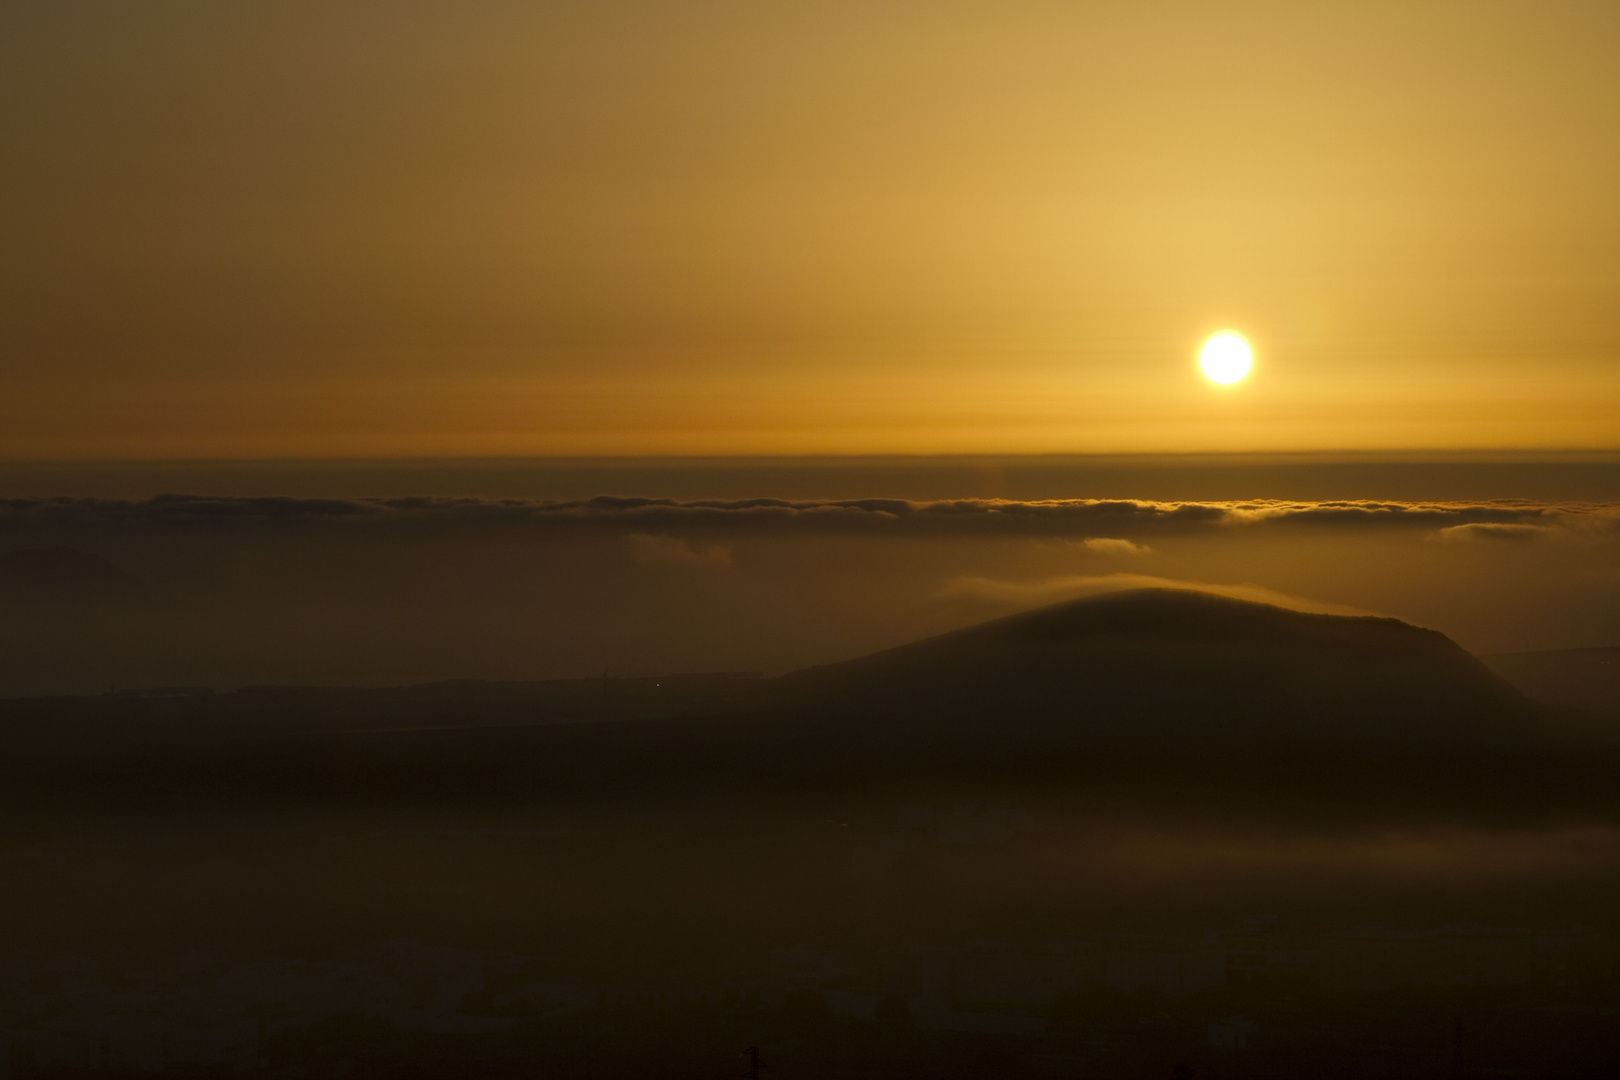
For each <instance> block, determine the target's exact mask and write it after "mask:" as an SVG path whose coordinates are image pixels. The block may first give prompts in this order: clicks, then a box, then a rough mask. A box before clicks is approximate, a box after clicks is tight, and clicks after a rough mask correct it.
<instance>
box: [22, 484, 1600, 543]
mask: <svg viewBox="0 0 1620 1080" xmlns="http://www.w3.org/2000/svg"><path fill="white" fill-rule="evenodd" d="M1306 526H1311V527H1323V528H1335V529H1339V528H1354V529H1414V530H1423V531H1429V532H1432V533H1433V534H1434V535H1435V536H1436V537H1437V538H1439V539H1443V540H1454V541H1489V540H1515V541H1521V540H1525V539H1535V538H1537V537H1540V536H1544V535H1551V534H1555V533H1563V534H1571V535H1616V534H1620V505H1615V504H1550V503H1549V504H1539V503H1527V502H1520V501H1514V502H1495V503H1483V502H1481V503H1467V504H1462V503H1437V502H1429V503H1416V502H1378V501H1335V502H1294V501H1280V500H1255V501H1249V502H1150V501H1139V500H1117V499H1116V500H1095V499H1062V500H1041V501H1012V500H996V499H950V500H939V501H932V502H914V501H908V500H904V499H849V500H785V499H769V498H760V499H736V500H690V501H681V500H675V499H652V498H630V497H620V496H609V495H603V496H598V497H595V498H591V499H581V500H575V501H535V500H516V499H472V498H456V499H450V498H425V497H424V498H386V499H300V498H281V497H254V498H237V497H214V496H199V495H159V496H156V497H153V498H149V499H134V500H124V499H95V498H66V497H63V498H35V499H6V500H0V536H4V534H6V533H18V532H23V533H26V532H37V531H42V530H44V531H63V530H73V531H77V530H92V531H94V530H101V529H111V530H126V529H133V530H144V529H159V530H163V529H181V530H185V531H196V530H204V531H207V530H235V529H249V530H252V529H257V528H277V527H282V528H295V529H307V528H317V529H330V528H373V529H384V530H403V531H417V530H420V531H425V532H435V531H441V530H444V531H451V532H462V531H467V530H472V531H479V530H517V531H520V532H521V531H535V532H556V531H604V532H628V533H637V534H644V533H652V532H664V533H668V532H695V533H705V534H712V533H720V534H743V533H753V532H758V533H791V532H809V533H857V534H869V535H870V534H876V535H882V534H894V535H922V534H929V535H955V536H974V535H984V536H1036V537H1039V536H1060V537H1081V538H1087V537H1097V536H1109V535H1114V536H1118V535H1121V534H1124V535H1130V536H1143V535H1154V534H1160V535H1168V534H1176V533H1196V532H1200V531H1207V530H1215V529H1232V528H1242V529H1262V528H1263V529H1277V528H1298V527H1306Z"/></svg>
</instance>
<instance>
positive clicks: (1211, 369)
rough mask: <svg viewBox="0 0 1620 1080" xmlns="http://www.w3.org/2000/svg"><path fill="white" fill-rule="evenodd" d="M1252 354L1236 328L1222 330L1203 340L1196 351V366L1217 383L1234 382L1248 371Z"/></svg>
mask: <svg viewBox="0 0 1620 1080" xmlns="http://www.w3.org/2000/svg"><path fill="white" fill-rule="evenodd" d="M1252 363H1254V354H1253V353H1252V352H1250V351H1249V343H1248V342H1247V341H1245V340H1243V335H1242V334H1240V333H1238V332H1237V331H1236V330H1222V331H1221V332H1220V333H1218V334H1215V335H1214V336H1212V337H1211V338H1210V339H1209V340H1208V341H1206V342H1204V347H1203V348H1202V349H1200V350H1199V352H1198V366H1199V367H1201V368H1203V370H1204V374H1205V375H1207V376H1209V377H1210V378H1211V379H1213V380H1214V381H1215V382H1218V383H1235V382H1237V381H1238V380H1239V379H1241V378H1243V376H1245V375H1247V374H1248V373H1249V365H1250V364H1252Z"/></svg>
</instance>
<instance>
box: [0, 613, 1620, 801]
mask: <svg viewBox="0 0 1620 1080" xmlns="http://www.w3.org/2000/svg"><path fill="white" fill-rule="evenodd" d="M1572 716H1574V714H1573V713H1570V712H1567V711H1566V712H1560V711H1559V710H1557V709H1556V708H1553V707H1549V706H1543V705H1538V704H1536V703H1533V702H1531V701H1530V700H1528V699H1526V698H1525V697H1524V696H1522V695H1521V694H1520V693H1519V692H1518V691H1516V690H1515V689H1513V688H1512V687H1511V686H1509V685H1508V684H1507V683H1505V682H1503V681H1502V680H1501V679H1499V678H1498V677H1497V676H1496V675H1494V674H1493V673H1492V672H1491V671H1489V670H1488V669H1487V668H1486V667H1485V666H1484V665H1483V664H1482V663H1481V662H1480V661H1479V660H1477V659H1475V658H1474V657H1473V656H1471V655H1470V654H1469V653H1467V652H1466V651H1464V650H1463V649H1461V648H1460V647H1459V646H1457V645H1456V644H1455V643H1453V642H1452V641H1450V640H1449V639H1448V638H1446V637H1445V636H1444V635H1442V634H1439V633H1436V632H1434V631H1432V630H1424V629H1420V628H1418V627H1414V626H1411V625H1408V624H1406V623H1403V622H1400V621H1399V620H1396V619H1387V618H1372V617H1349V616H1342V615H1318V614H1307V613H1303V612H1298V611H1292V610H1286V609H1283V608H1278V607H1272V606H1269V605H1266V604H1259V603H1253V602H1249V601H1243V600H1234V599H1230V598H1227V597H1221V596H1214V595H1210V594H1206V593H1198V592H1192V591H1182V590H1164V589H1153V590H1141V591H1132V592H1119V593H1111V594H1105V595H1102V596H1096V597H1091V598H1087V599H1082V600H1075V601H1071V602H1069V603H1064V604H1058V605H1055V606H1052V607H1047V608H1042V609H1040V610H1037V611H1030V612H1026V613H1023V614H1020V615H1014V616H1011V617H1008V618H1005V619H1000V620H997V621H994V622H989V623H985V624H982V625H979V626H973V627H969V628H967V629H964V630H959V631H955V632H953V633H948V634H943V635H940V636H938V637H933V638H928V639H926V640H923V641H918V642H915V643H912V644H910V645H905V646H902V647H900V648H896V649H890V650H887V651H884V652H879V653H874V654H872V655H869V656H865V657H861V658H859V659H855V660H850V661H847V662H844V663H838V664H830V665H825V666H822V667H816V668H809V669H805V670H803V671H798V672H794V673H791V674H788V675H785V676H781V677H779V678H775V679H748V678H742V677H737V676H734V675H724V674H722V675H715V676H706V677H691V678H688V679H680V678H669V677H659V678H648V679H637V680H622V681H613V680H602V679H595V680H573V681H562V682H553V683H529V684H502V685H498V686H487V687H481V686H479V685H477V684H469V685H467V686H461V685H459V684H457V685H440V686H424V687H404V688H395V689H391V690H364V689H352V688H350V689H344V688H305V689H301V690H297V691H273V690H266V689H262V688H261V689H258V690H249V691H239V692H236V693H223V694H191V695H185V696H175V695H173V694H170V695H167V696H163V695H160V696H157V697H153V696H152V695H127V694H126V695H114V696H106V697H100V698H76V699H39V700H37V701H33V702H29V701H21V700H18V701H11V702H4V703H0V749H3V750H5V753H4V754H0V781H4V783H0V790H9V791H11V792H12V793H13V796H14V797H16V798H24V797H33V796H25V795H24V794H23V793H24V792H25V790H35V791H38V792H44V793H46V795H48V797H50V798H62V797H67V795H66V793H68V792H70V791H74V790H82V791H84V792H86V793H87V797H91V798H94V799H97V800H106V799H112V798H118V799H128V800H132V801H134V802H142V801H149V800H152V799H159V800H172V799H185V798H193V797H207V798H219V799H223V800H227V801H239V800H242V799H248V800H270V801H281V800H294V801H298V802H304V801H307V800H309V799H316V800H332V801H334V802H341V803H352V802H355V801H360V802H367V801H372V800H382V801H383V802H386V803H389V804H394V803H399V804H402V805H403V804H432V805H437V806H441V807H443V806H463V805H476V804H483V803H489V802H494V803H499V804H502V805H515V804H518V803H543V804H550V805H557V806H563V805H569V806H579V805H598V806H602V805H609V804H612V805H632V804H640V805H648V804H658V805H672V804H676V803H686V802H697V803H702V804H705V805H708V806H711V807H714V806H720V805H729V806H731V807H733V808H734V810H728V811H727V812H728V813H730V812H737V813H744V812H752V810H747V811H745V810H744V809H742V808H744V807H757V806H760V805H765V804H769V803H773V802H780V801H781V800H784V799H789V800H791V799H800V798H806V797H808V798H823V797H830V798H833V799H837V800H846V801H847V800H856V801H860V800H865V801H868V802H870V801H872V800H877V801H879V802H881V801H883V800H892V799H895V798H901V799H904V798H908V797H912V796H914V795H917V794H919V793H922V794H924V795H926V796H927V797H930V798H932V797H936V796H937V797H945V795H944V794H943V793H945V792H969V793H970V794H971V793H973V792H978V791H991V790H999V791H1002V792H1016V793H1018V797H1024V796H1025V795H1029V796H1032V797H1033V795H1034V793H1037V792H1045V793H1047V794H1048V795H1052V796H1057V797H1063V798H1069V797H1076V798H1082V799H1086V800H1101V802H1100V803H1099V805H1101V803H1109V805H1115V804H1116V803H1117V804H1119V805H1124V804H1125V803H1129V804H1130V805H1133V806H1137V807H1153V808H1155V810H1154V812H1158V810H1160V809H1165V808H1169V807H1172V806H1181V807H1182V808H1184V809H1186V810H1188V812H1195V813H1205V812H1216V811H1218V810H1222V809H1223V808H1224V809H1233V808H1241V807H1246V806H1270V807H1272V808H1276V807H1282V806H1285V805H1286V806H1290V807H1292V808H1293V809H1292V810H1290V811H1289V812H1290V813H1293V812H1295V811H1300V812H1305V811H1306V810H1308V811H1309V812H1317V811H1318V810H1320V811H1322V812H1326V813H1332V814H1338V813H1341V812H1342V813H1350V814H1364V815H1365V814H1375V813H1383V814H1385V815H1386V816H1389V815H1396V818H1398V815H1399V814H1400V813H1405V812H1406V811H1407V810H1408V809H1411V808H1413V807H1422V808H1424V809H1423V810H1422V812H1424V813H1431V812H1432V813H1441V814H1449V813H1453V812H1459V813H1469V814H1476V815H1483V816H1486V817H1492V818H1493V819H1501V820H1508V819H1509V818H1510V817H1512V816H1513V815H1515V814H1532V813H1542V812H1548V813H1551V812H1557V813H1568V812H1579V813H1582V814H1597V815H1601V816H1605V817H1609V816H1615V815H1620V799H1617V798H1616V797H1615V796H1614V794H1613V793H1614V792H1615V791H1616V790H1620V789H1617V787H1616V785H1615V783H1614V779H1615V777H1616V776H1617V775H1620V760H1617V754H1616V751H1615V749H1614V746H1613V745H1612V744H1611V743H1612V740H1607V741H1606V736H1608V735H1610V734H1611V732H1612V728H1613V724H1612V723H1610V722H1608V721H1604V720H1602V719H1600V718H1597V717H1592V718H1590V720H1588V721H1586V722H1584V724H1583V723H1582V722H1578V721H1577V720H1572V719H1571V717H1572ZM930 792H931V793H932V794H928V793H930ZM188 793H189V794H188ZM951 797H954V796H951ZM1380 807H1382V809H1379V808H1380ZM1234 812H1235V811H1234ZM1267 812H1270V811H1267ZM1414 812H1415V811H1414ZM1392 819H1394V818H1392Z"/></svg>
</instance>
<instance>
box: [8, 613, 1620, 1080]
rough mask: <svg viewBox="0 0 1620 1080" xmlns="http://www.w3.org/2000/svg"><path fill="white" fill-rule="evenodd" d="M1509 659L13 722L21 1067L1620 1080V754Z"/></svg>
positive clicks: (1273, 642) (161, 695) (1234, 634)
mask: <svg viewBox="0 0 1620 1080" xmlns="http://www.w3.org/2000/svg"><path fill="white" fill-rule="evenodd" d="M1498 672H1502V674H1510V673H1508V672H1506V671H1504V670H1503V668H1502V666H1501V665H1497V667H1496V671H1493V670H1492V669H1491V668H1488V667H1487V666H1486V665H1484V664H1482V663H1481V662H1480V661H1478V660H1476V659H1474V658H1473V657H1471V656H1469V655H1468V654H1467V653H1465V652H1463V651H1462V650H1461V649H1459V648H1457V647H1456V646H1455V645H1454V644H1452V643H1451V642H1450V641H1448V640H1447V639H1445V638H1444V637H1442V636H1440V635H1438V634H1434V633H1432V632H1429V631H1424V630H1419V629H1417V628H1414V627H1410V626H1407V625H1405V624H1402V623H1399V622H1396V621H1394V620H1387V619H1352V618H1345V617H1339V616H1321V615H1305V614H1300V613H1298V612H1291V611H1284V610H1281V609H1278V608H1271V607H1266V606H1263V605H1257V604H1249V603H1244V602H1239V601H1233V600H1226V599H1220V598H1215V597H1210V596H1206V595H1203V594H1196V593H1185V592H1164V591H1144V592H1139V593H1122V594H1113V595H1110V596H1105V597H1099V598H1094V599H1091V600H1086V601H1078V602H1075V603H1071V604H1067V605H1060V606H1058V607H1055V608H1048V609H1044V610H1042V611H1037V612H1032V613H1028V614H1026V615H1021V616H1015V617H1013V618H1010V619H1005V620H1001V621H1000V622H997V623H991V624H986V625H984V626H980V627H974V628H970V629H968V630H965V631H960V632H958V633H955V634H950V635H945V636H943V637H940V638H935V639H931V640H929V641H925V642H919V643H917V644H915V645H911V646H907V647H904V648H901V649H897V650H891V651H889V652H886V653H881V654H877V655H874V656H870V657H866V658H863V659H860V660H856V661H851V662H849V663H845V664H839V665H831V666H829V667H825V668H818V669H812V670H809V671H805V672H799V673H796V674H793V675H790V676H787V677H784V678H781V679H759V678H755V677H751V676H746V675H737V674H716V675H698V676H678V677H659V678H648V679H636V680H624V679H619V680H613V679H605V680H585V681H577V682H562V683H535V684H480V683H468V684H444V685H435V686H426V687H417V688H407V689H398V690H339V689H315V688H311V689H297V688H262V689H250V690H242V691H237V692H235V693H228V694H217V693H212V692H208V691H204V690H188V689H185V688H176V689H169V690H158V691H148V692H142V693H132V694H122V695H109V696H104V697H97V698H62V699H37V700H30V701H11V702H6V703H4V704H3V706H0V744H3V748H4V757H3V759H0V770H3V773H4V777H3V779H4V782H5V786H4V794H3V796H0V798H3V800H4V806H5V808H6V817H5V823H4V826H3V833H0V859H3V860H4V862H3V865H4V867H5V880H6V881H7V882H8V887H7V889H6V890H5V891H4V893H3V894H0V948H3V950H4V952H3V954H0V1002H3V1005H4V1014H3V1024H4V1028H5V1032H6V1035H5V1039H6V1045H7V1047H8V1050H7V1057H6V1059H5V1060H6V1069H7V1072H8V1075H12V1076H18V1077H27V1076H39V1077H46V1076H62V1077H68V1076H73V1077H91V1076H96V1077H112V1076H118V1075H134V1074H138V1073H166V1074H170V1075H182V1074H183V1075H191V1076H210V1075H219V1076H224V1075H245V1074H254V1075H275V1076H389V1077H392V1076H399V1077H406V1076H411V1077H426V1076H478V1075H487V1076H514V1077H515V1076H519V1075H524V1076H536V1075H542V1076H568V1077H577V1076H603V1077H607V1076H633V1075H646V1076H668V1077H709V1076H718V1077H725V1076H735V1075H738V1074H740V1073H741V1072H742V1071H743V1069H744V1067H745V1066H746V1064H747V1063H746V1061H745V1059H743V1058H742V1057H740V1056H739V1054H740V1052H741V1051H742V1050H743V1049H744V1048H746V1047H749V1046H758V1047H760V1048H762V1052H763V1055H764V1059H765V1061H766V1063H767V1065H768V1071H767V1072H766V1073H765V1075H766V1076H768V1077H774V1078H792V1077H913V1076H915V1077H981V1076H986V1077H996V1076H1006V1077H1023V1076H1028V1077H1047V1076H1053V1077H1055V1076H1119V1077H1135V1076H1144V1077H1148V1076H1153V1077H1168V1076H1171V1075H1172V1071H1173V1070H1175V1069H1176V1068H1178V1067H1183V1066H1184V1067H1186V1068H1187V1069H1190V1070H1192V1074H1193V1075H1196V1076H1218V1077H1228V1076H1230V1077H1238V1076H1300V1075H1310V1076H1345V1077H1363V1076H1392V1077H1394V1076H1412V1077H1417V1076H1434V1077H1438V1076H1471V1075H1477V1076H1485V1075H1500V1076H1507V1075H1517V1076H1548V1077H1552V1076H1585V1075H1590V1076H1599V1075H1612V1073H1613V1070H1614V1068H1615V1066H1616V1065H1617V1063H1620V1045H1617V1040H1616V1033H1617V1032H1620V970H1617V968H1616V962H1615V959H1616V958H1615V942H1616V940H1617V934H1620V919H1617V918H1616V916H1615V907H1614V902H1613V898H1614V896H1615V895H1616V889H1617V887H1620V757H1617V752H1616V748H1615V746H1614V744H1613V742H1612V736H1611V729H1610V727H1609V724H1610V722H1609V721H1608V720H1606V719H1605V718H1604V717H1602V716H1601V715H1599V714H1597V713H1593V712H1586V711H1581V710H1578V709H1575V708H1570V707H1567V706H1560V705H1547V704H1544V703H1542V702H1539V701H1536V700H1533V699H1532V698H1530V697H1527V696H1525V694H1523V693H1521V691H1520V690H1519V689H1516V688H1515V686H1513V685H1511V684H1510V683H1508V682H1506V681H1504V680H1503V678H1502V674H1498ZM1543 696H1544V697H1545V696H1556V695H1543ZM1182 1075H1185V1074H1182Z"/></svg>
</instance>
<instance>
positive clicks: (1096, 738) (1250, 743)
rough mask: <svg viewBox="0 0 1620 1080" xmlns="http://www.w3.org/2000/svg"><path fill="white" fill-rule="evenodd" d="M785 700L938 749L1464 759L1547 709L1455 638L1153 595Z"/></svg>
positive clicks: (1374, 621)
mask: <svg viewBox="0 0 1620 1080" xmlns="http://www.w3.org/2000/svg"><path fill="white" fill-rule="evenodd" d="M777 690H778V695H779V700H781V701H782V702H784V703H787V704H789V705H790V706H791V707H794V708H799V709H808V710H810V711H813V712H817V713H822V714H827V715H839V716H857V715H858V716H861V717H863V718H865V722H866V723H868V724H874V725H878V726H882V727H885V728H891V729H895V730H909V731H911V732H913V733H916V734H918V735H921V734H923V733H925V732H926V733H927V735H928V737H930V738H932V739H940V738H948V739H950V740H951V741H954V742H962V741H963V740H967V741H969V742H975V743H979V744H981V745H983V746H985V747H986V748H987V749H992V750H993V749H995V748H996V747H998V746H1000V745H1005V744H1007V743H1013V742H1016V743H1025V744H1030V743H1034V744H1040V745H1044V746H1048V747H1051V748H1053V749H1056V748H1059V747H1063V748H1068V749H1071V750H1079V749H1081V748H1086V747H1103V746H1107V747H1116V748H1117V747H1137V748H1141V749H1155V748H1157V749H1162V750H1167V751H1168V750H1175V751H1185V750H1188V749H1199V750H1207V751H1220V752H1229V751H1235V750H1242V749H1243V748H1245V747H1248V748H1251V749H1255V750H1266V749H1273V748H1275V749H1281V748H1287V747H1307V746H1319V747H1328V746H1332V747H1337V748H1339V749H1342V750H1344V751H1347V752H1351V751H1368V752H1379V751H1381V750H1391V751H1394V750H1404V749H1409V748H1412V747H1418V746H1426V747H1448V746H1449V747H1455V748H1458V749H1469V748H1472V747H1478V746H1481V745H1484V744H1495V743H1501V742H1503V741H1504V740H1507V741H1512V740H1516V739H1519V738H1524V737H1528V736H1533V735H1535V734H1537V733H1538V732H1539V731H1540V730H1541V724H1540V722H1539V721H1538V719H1537V718H1536V716H1535V710H1534V709H1533V708H1532V707H1531V706H1530V704H1529V703H1528V702H1526V701H1525V699H1524V698H1523V697H1522V696H1521V695H1520V694H1519V693H1518V691H1516V690H1514V689H1513V688H1512V687H1510V686H1509V685H1508V684H1507V683H1505V682H1504V681H1503V680H1501V679H1500V678H1498V677H1497V676H1496V675H1494V674H1493V673H1492V672H1491V671H1490V670H1488V669H1487V668H1486V667H1485V666H1484V665H1483V664H1482V663H1480V661H1479V660H1477V659H1476V658H1475V657H1473V656H1472V655H1470V654H1469V653H1467V652H1465V651H1464V650H1463V649H1462V648H1460V647H1459V646H1457V645H1456V644H1455V643H1453V642H1452V641H1451V640H1450V639H1449V638H1447V637H1445V636H1444V635H1443V634H1439V633H1437V632H1435V631H1432V630H1423V629H1419V628H1417V627H1414V626H1410V625H1408V624H1406V623H1403V622H1400V621H1399V620H1396V619H1387V618H1372V617H1349V616H1342V615H1317V614H1306V613H1303V612H1298V611H1291V610H1286V609H1283V608H1279V607H1273V606H1270V605H1266V604H1259V603H1253V602H1250V601H1244V600H1235V599H1231V598H1229V597H1223V596H1215V595H1212V594H1209V593H1201V592H1193V591H1188V590H1174V589H1143V590H1132V591H1128V592H1116V593H1108V594H1104V595H1101V596H1094V597H1088V598H1084V599H1080V600H1074V601H1071V602H1068V603H1064V604H1058V605H1055V606H1053V607H1047V608H1042V609H1040V610H1037V611H1031V612H1026V613H1024V614H1021V615H1014V616H1012V617H1010V618H1005V619H1001V620H998V621H996V622H992V623H986V624H983V625H980V626H974V627H970V628H968V629H965V630H960V631H957V632H955V633H950V634H945V635H942V636H939V637H935V638H930V639H928V640H925V641H919V642H916V643H914V644H911V645H906V646H902V647H900V648H897V649H891V650H888V651H886V652H881V653H876V654H874V655H871V656H866V657H862V658H860V659H857V660H851V661H848V662H846V663H842V664H833V665H828V666H825V667H819V668H812V669H809V670H806V671H802V672H797V673H795V674H793V675H789V676H786V677H784V678H783V679H781V680H778V683H777Z"/></svg>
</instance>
